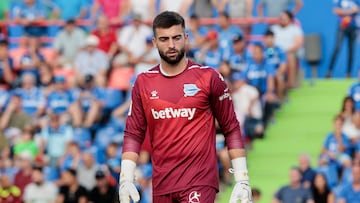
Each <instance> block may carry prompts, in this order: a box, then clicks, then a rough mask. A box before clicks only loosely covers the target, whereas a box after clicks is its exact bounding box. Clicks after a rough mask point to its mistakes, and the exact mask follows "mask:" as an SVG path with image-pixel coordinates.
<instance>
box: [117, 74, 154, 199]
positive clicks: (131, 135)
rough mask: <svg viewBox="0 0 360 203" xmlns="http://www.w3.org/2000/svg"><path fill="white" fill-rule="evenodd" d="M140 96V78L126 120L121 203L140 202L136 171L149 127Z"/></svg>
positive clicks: (121, 175) (120, 189)
mask: <svg viewBox="0 0 360 203" xmlns="http://www.w3.org/2000/svg"><path fill="white" fill-rule="evenodd" d="M140 94H141V93H140V90H139V78H138V79H137V80H136V82H135V85H134V87H133V90H132V95H131V99H132V103H131V105H130V110H129V114H128V118H127V120H126V128H125V135H124V144H123V154H122V161H121V173H120V179H119V183H120V187H119V199H120V202H121V203H123V202H129V199H132V200H133V201H135V202H137V201H139V200H140V196H139V193H138V191H137V189H136V187H135V185H134V181H135V169H136V162H137V160H138V157H139V152H140V148H141V144H142V143H143V141H144V139H145V133H146V126H147V122H146V118H145V113H144V108H143V106H142V101H141V96H140Z"/></svg>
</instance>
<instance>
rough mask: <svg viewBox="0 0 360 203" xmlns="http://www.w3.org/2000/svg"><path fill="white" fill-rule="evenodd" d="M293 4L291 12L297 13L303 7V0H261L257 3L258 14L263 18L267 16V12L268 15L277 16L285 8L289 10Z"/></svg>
mask: <svg viewBox="0 0 360 203" xmlns="http://www.w3.org/2000/svg"><path fill="white" fill-rule="evenodd" d="M293 4H295V5H294V6H293V8H292V10H291V13H293V14H294V15H296V14H297V13H298V12H299V11H300V9H301V8H302V7H303V1H302V0H281V1H279V0H260V1H259V3H258V5H257V14H258V16H259V17H260V18H261V19H263V18H264V17H265V14H267V15H266V16H267V17H270V18H277V17H279V16H280V14H281V13H282V12H283V11H284V10H289V9H290V7H291V5H293ZM264 11H265V12H264Z"/></svg>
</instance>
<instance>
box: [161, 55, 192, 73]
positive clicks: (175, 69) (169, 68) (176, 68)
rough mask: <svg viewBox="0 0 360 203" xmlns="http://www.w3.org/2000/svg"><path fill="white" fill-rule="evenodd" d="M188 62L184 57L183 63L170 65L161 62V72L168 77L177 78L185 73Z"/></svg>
mask: <svg viewBox="0 0 360 203" xmlns="http://www.w3.org/2000/svg"><path fill="white" fill-rule="evenodd" d="M187 62H188V60H187V59H186V57H183V58H182V59H181V61H179V63H177V64H169V63H167V62H165V61H163V60H162V61H161V64H160V71H161V72H162V73H163V74H164V75H167V76H175V75H177V74H179V73H181V72H183V71H184V70H185V69H186V65H187Z"/></svg>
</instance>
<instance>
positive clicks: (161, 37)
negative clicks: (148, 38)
mask: <svg viewBox="0 0 360 203" xmlns="http://www.w3.org/2000/svg"><path fill="white" fill-rule="evenodd" d="M177 37H182V34H178V35H174V36H171V37H168V36H160V37H159V39H161V40H165V39H169V38H173V39H174V38H177Z"/></svg>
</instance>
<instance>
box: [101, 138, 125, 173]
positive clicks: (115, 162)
mask: <svg viewBox="0 0 360 203" xmlns="http://www.w3.org/2000/svg"><path fill="white" fill-rule="evenodd" d="M120 150H121V148H119V144H118V143H115V142H111V143H110V144H109V145H108V146H107V148H106V162H105V164H106V166H107V167H108V169H109V172H110V173H111V175H112V176H113V177H115V178H116V179H119V174H120V172H121V167H120V164H121V163H120V162H121V155H119V153H118V152H119V151H120Z"/></svg>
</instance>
